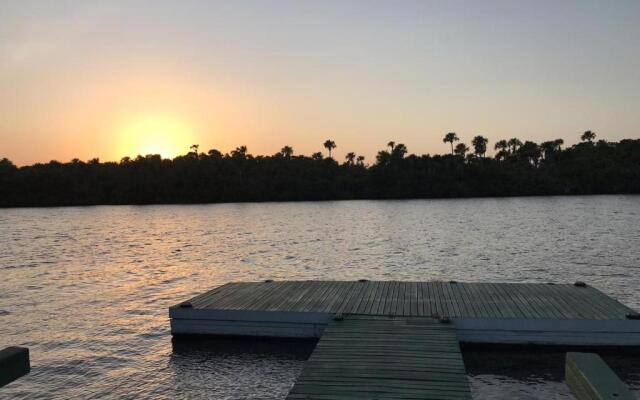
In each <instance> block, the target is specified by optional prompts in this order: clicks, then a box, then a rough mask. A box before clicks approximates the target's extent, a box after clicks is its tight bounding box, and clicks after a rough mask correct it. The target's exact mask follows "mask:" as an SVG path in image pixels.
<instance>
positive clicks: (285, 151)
mask: <svg viewBox="0 0 640 400" xmlns="http://www.w3.org/2000/svg"><path fill="white" fill-rule="evenodd" d="M280 154H282V156H283V157H284V158H291V156H292V155H293V147H291V146H284V147H283V148H282V149H281V150H280Z"/></svg>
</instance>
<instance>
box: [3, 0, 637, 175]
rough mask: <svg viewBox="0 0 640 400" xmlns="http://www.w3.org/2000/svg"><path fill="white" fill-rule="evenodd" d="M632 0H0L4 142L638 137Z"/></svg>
mask: <svg viewBox="0 0 640 400" xmlns="http://www.w3.org/2000/svg"><path fill="white" fill-rule="evenodd" d="M639 21H640V1H635V0H629V1H627V0H616V1H604V0H603V1H588V0H579V1H568V0H562V1H558V0H554V1H541V0H536V1H514V0H505V1H475V0H474V1H471V0H470V1H415V2H412V1H387V2H384V1H373V0H372V1H362V2H355V1H344V0H343V1H335V2H330V1H316V2H310V1H291V2H289V1H256V2H251V1H229V2H213V1H171V2H168V1H158V0H155V1H109V2H107V1H75V2H71V1H59V0H57V1H42V2H34V1H24V0H20V1H18V0H15V1H2V2H0V158H2V157H7V158H9V159H11V160H12V161H14V162H15V163H16V164H18V165H24V164H31V163H34V162H45V161H49V160H51V159H57V160H60V161H69V160H70V159H72V158H75V157H77V158H80V159H83V160H86V159H90V158H93V157H99V158H100V159H101V160H103V161H106V160H119V159H120V158H121V157H123V156H135V155H136V154H138V153H142V154H145V153H161V154H162V155H163V156H165V157H172V156H175V155H176V154H178V153H185V152H187V151H188V150H189V146H190V145H191V144H194V143H198V144H200V149H201V150H203V151H207V150H208V149H211V148H217V149H219V150H221V151H223V152H228V151H230V150H231V149H233V148H234V147H236V146H239V145H247V146H248V148H249V151H250V152H251V153H253V154H273V153H275V152H276V151H278V150H279V149H280V148H281V147H282V146H283V145H285V144H288V145H291V146H292V147H293V148H294V150H295V152H296V153H303V154H310V153H312V152H314V151H320V150H323V149H322V142H323V141H324V140H325V139H328V138H331V139H333V140H335V142H336V143H337V146H338V147H337V149H336V151H335V152H334V155H335V157H336V158H338V159H342V158H343V157H344V154H345V153H346V152H349V151H354V152H356V153H357V154H363V155H365V156H366V157H367V161H369V162H371V161H372V158H373V157H374V155H375V152H376V151H377V150H378V149H381V148H383V147H384V146H385V144H386V143H387V142H388V141H389V140H395V141H396V142H402V143H405V144H406V145H407V147H408V148H409V151H410V152H416V153H431V154H433V153H444V152H447V151H449V145H448V144H444V143H442V137H443V135H444V134H445V133H446V132H449V131H455V132H457V133H458V135H459V136H460V138H461V139H462V140H463V141H465V142H467V143H469V141H470V139H471V137H473V136H474V135H476V134H483V135H485V136H486V137H488V138H489V139H490V142H491V143H490V146H491V147H493V143H494V142H495V140H497V139H501V138H509V137H514V136H516V137H520V138H521V139H531V140H535V141H543V140H548V139H552V138H557V137H562V138H564V139H565V142H566V143H567V144H572V143H575V142H576V141H577V140H578V138H579V135H580V133H581V132H583V131H584V130H587V129H590V130H594V131H596V132H597V133H598V136H599V138H603V139H607V140H619V139H621V138H639V137H640V23H639Z"/></svg>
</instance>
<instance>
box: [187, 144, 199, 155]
mask: <svg viewBox="0 0 640 400" xmlns="http://www.w3.org/2000/svg"><path fill="white" fill-rule="evenodd" d="M189 148H190V149H191V150H193V155H194V157H195V158H198V149H199V148H200V145H199V144H192V145H191V147H189Z"/></svg>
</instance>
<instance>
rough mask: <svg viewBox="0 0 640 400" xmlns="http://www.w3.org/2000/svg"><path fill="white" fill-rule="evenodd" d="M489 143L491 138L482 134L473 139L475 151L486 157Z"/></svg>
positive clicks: (478, 154)
mask: <svg viewBox="0 0 640 400" xmlns="http://www.w3.org/2000/svg"><path fill="white" fill-rule="evenodd" d="M487 143H489V139H487V138H485V137H484V136H482V135H478V136H476V137H474V138H473V140H472V141H471V144H472V145H473V152H474V153H475V154H476V155H477V156H480V157H484V154H485V153H486V152H487Z"/></svg>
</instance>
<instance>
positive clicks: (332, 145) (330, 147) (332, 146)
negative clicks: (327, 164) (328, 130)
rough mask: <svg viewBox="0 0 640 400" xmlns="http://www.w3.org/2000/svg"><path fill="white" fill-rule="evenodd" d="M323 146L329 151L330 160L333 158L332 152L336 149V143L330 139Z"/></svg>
mask: <svg viewBox="0 0 640 400" xmlns="http://www.w3.org/2000/svg"><path fill="white" fill-rule="evenodd" d="M323 146H324V148H325V149H327V150H329V158H332V157H331V150H333V149H335V148H336V142H334V141H333V140H330V139H328V140H326V141H325V142H324V144H323Z"/></svg>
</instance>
